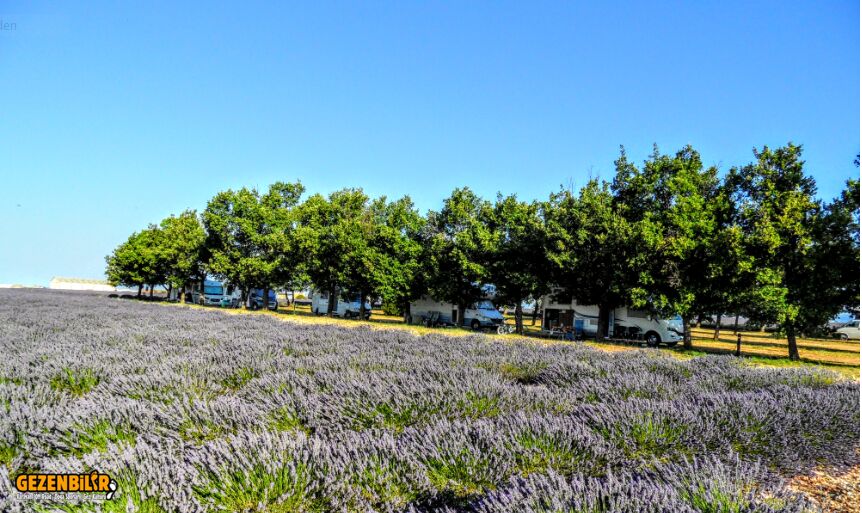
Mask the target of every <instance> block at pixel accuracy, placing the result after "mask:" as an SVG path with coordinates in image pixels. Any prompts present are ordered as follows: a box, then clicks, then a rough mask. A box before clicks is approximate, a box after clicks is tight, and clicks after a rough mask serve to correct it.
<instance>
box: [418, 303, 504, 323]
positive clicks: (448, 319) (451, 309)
mask: <svg viewBox="0 0 862 513" xmlns="http://www.w3.org/2000/svg"><path fill="white" fill-rule="evenodd" d="M432 318H433V319H436V322H437V323H438V324H448V325H452V326H457V325H461V326H469V327H471V328H473V329H474V330H479V329H488V328H497V327H498V326H500V325H501V324H503V314H501V313H500V311H499V310H497V307H496V306H494V303H493V302H492V301H491V300H490V299H481V300H479V301H477V302H475V303H473V304H471V305H469V307H468V308H467V309H466V310H464V319H463V320H462V322H458V305H455V304H452V303H446V302H443V301H437V300H435V299H433V298H431V297H429V296H422V297H421V298H419V299H417V300H415V301H412V302H411V303H410V317H409V318H408V319H407V321H408V322H409V323H410V324H422V323H423V322H426V321H428V320H429V319H432Z"/></svg>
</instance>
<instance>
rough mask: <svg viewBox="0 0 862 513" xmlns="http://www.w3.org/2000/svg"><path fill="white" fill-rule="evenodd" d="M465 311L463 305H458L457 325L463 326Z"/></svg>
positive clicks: (465, 308)
mask: <svg viewBox="0 0 862 513" xmlns="http://www.w3.org/2000/svg"><path fill="white" fill-rule="evenodd" d="M466 310H467V307H466V306H464V305H458V325H459V326H463V325H464V312H465V311H466Z"/></svg>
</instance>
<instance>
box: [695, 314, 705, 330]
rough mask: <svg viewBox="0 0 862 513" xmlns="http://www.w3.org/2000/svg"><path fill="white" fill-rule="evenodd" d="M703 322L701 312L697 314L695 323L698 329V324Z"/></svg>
mask: <svg viewBox="0 0 862 513" xmlns="http://www.w3.org/2000/svg"><path fill="white" fill-rule="evenodd" d="M701 323H703V314H698V316H697V324H696V325H695V326H696V327H697V328H698V329H700V325H701Z"/></svg>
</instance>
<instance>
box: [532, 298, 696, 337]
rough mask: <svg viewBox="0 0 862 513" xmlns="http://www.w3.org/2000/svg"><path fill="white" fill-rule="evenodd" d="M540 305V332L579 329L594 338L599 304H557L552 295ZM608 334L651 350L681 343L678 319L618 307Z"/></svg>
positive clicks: (543, 299) (614, 312) (612, 317)
mask: <svg viewBox="0 0 862 513" xmlns="http://www.w3.org/2000/svg"><path fill="white" fill-rule="evenodd" d="M542 304H543V305H544V308H543V312H542V329H544V330H572V329H580V330H581V331H582V332H583V334H584V335H585V336H593V337H594V336H596V333H597V331H598V327H599V306H598V305H581V304H578V303H577V302H576V301H575V300H574V299H573V300H571V301H570V302H567V303H560V302H558V300H556V299H554V297H553V296H552V295H547V296H545V297H543V298H542ZM607 333H608V336H609V337H612V338H625V339H632V340H644V341H645V342H646V343H647V345H649V346H652V347H657V346H658V345H659V344H665V345H667V346H668V347H673V346H675V345H676V344H677V342H679V341H680V340H682V325H681V324H680V323H679V319H678V318H676V319H659V318H657V317H655V316H653V315H652V314H650V313H649V312H645V311H642V310H635V309H633V308H627V307H620V308H615V309H613V310H612V311H611V312H610V318H609V319H608V329H607Z"/></svg>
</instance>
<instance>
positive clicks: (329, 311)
mask: <svg viewBox="0 0 862 513" xmlns="http://www.w3.org/2000/svg"><path fill="white" fill-rule="evenodd" d="M335 289H336V287H335V285H333V286H332V287H330V288H329V303H328V304H327V305H326V315H328V316H330V317H335V305H336V304H337V303H336V301H337V300H336V299H335Z"/></svg>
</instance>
